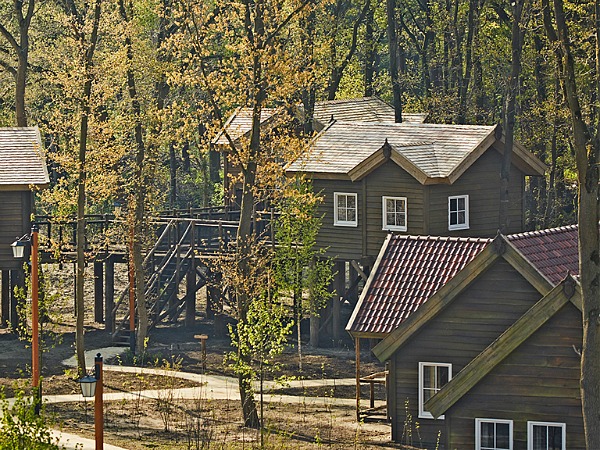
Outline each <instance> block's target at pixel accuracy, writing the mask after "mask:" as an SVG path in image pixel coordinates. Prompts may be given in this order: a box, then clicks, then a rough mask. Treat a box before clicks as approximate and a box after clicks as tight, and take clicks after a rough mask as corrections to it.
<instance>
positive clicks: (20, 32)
mask: <svg viewBox="0 0 600 450" xmlns="http://www.w3.org/2000/svg"><path fill="white" fill-rule="evenodd" d="M35 4H36V3H35V0H28V1H27V2H24V1H15V2H14V3H13V7H14V8H13V10H12V11H11V13H12V14H11V15H13V14H14V16H13V17H12V21H13V24H11V25H12V26H11V25H9V24H3V23H0V35H2V37H3V38H4V40H5V41H6V42H7V43H8V45H9V47H10V48H11V50H12V53H13V57H14V58H15V59H16V64H14V63H13V62H10V61H6V60H3V59H0V67H2V68H4V70H6V71H7V72H8V73H10V74H11V75H12V76H13V78H14V80H15V122H16V124H17V126H18V127H26V126H27V113H26V109H25V89H26V86H27V72H28V70H29V67H28V65H29V27H30V26H31V20H32V18H33V14H34V13H35V10H36V8H35ZM15 25H16V26H15ZM13 27H14V29H15V31H16V33H14V32H12V31H11V28H13ZM6 53H8V52H6Z"/></svg>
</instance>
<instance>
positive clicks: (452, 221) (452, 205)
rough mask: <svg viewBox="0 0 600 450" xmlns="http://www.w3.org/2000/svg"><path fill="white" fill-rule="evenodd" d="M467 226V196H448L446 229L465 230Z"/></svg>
mask: <svg viewBox="0 0 600 450" xmlns="http://www.w3.org/2000/svg"><path fill="white" fill-rule="evenodd" d="M468 228H469V196H468V195H457V196H454V197H448V229H449V230H466V229H468Z"/></svg>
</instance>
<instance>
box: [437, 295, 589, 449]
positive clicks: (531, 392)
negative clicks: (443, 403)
mask: <svg viewBox="0 0 600 450" xmlns="http://www.w3.org/2000/svg"><path fill="white" fill-rule="evenodd" d="M581 327H582V324H581V312H580V311H579V310H578V309H577V308H575V306H573V304H571V303H570V302H569V303H568V304H566V305H565V306H564V307H563V308H562V309H561V311H559V312H558V313H557V314H556V315H555V316H554V317H552V318H551V319H550V320H549V321H548V322H547V323H546V324H545V325H543V326H542V327H541V328H540V329H539V330H538V331H536V332H535V333H534V334H533V335H532V336H531V337H530V338H529V339H528V340H527V341H525V343H523V344H522V345H521V346H520V347H519V348H517V349H516V350H515V351H514V352H513V353H512V354H511V355H510V356H508V357H507V358H506V359H505V360H504V361H503V362H502V363H501V364H500V365H499V366H497V367H496V368H495V369H494V370H493V371H492V372H491V373H490V374H489V375H488V376H486V377H485V378H484V379H483V380H482V381H481V382H479V383H478V384H477V386H475V387H474V388H473V389H472V390H471V391H470V392H469V393H468V394H467V395H466V396H465V397H463V398H462V399H461V400H460V401H459V402H457V403H456V404H455V405H454V406H453V407H452V408H451V409H450V411H449V412H448V414H447V415H446V417H450V421H451V424H452V431H451V437H450V440H451V448H458V449H462V448H474V442H475V441H474V432H475V418H477V417H478V418H492V419H507V420H512V421H513V436H514V447H513V448H514V450H527V421H539V422H559V423H566V425H567V427H566V430H567V448H568V449H569V450H579V449H581V450H583V449H585V442H584V434H583V419H582V415H581V397H580V392H579V374H580V358H579V355H577V354H576V353H575V351H574V349H573V348H574V347H575V348H581V342H582V333H581Z"/></svg>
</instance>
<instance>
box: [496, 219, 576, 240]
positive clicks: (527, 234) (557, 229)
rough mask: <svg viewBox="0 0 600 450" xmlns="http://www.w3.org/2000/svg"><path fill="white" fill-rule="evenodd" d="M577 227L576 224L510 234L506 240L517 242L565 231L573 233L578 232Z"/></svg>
mask: <svg viewBox="0 0 600 450" xmlns="http://www.w3.org/2000/svg"><path fill="white" fill-rule="evenodd" d="M577 227H578V225H577V224H576V223H575V224H572V225H562V226H560V227H553V228H544V229H541V230H532V231H523V232H521V233H514V234H509V235H507V236H506V238H507V239H508V240H509V241H516V240H518V239H524V238H528V237H534V236H547V235H549V234H555V233H560V232H564V231H572V230H576V229H577Z"/></svg>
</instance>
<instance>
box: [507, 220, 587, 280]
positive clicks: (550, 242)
mask: <svg viewBox="0 0 600 450" xmlns="http://www.w3.org/2000/svg"><path fill="white" fill-rule="evenodd" d="M507 239H508V240H509V241H510V243H511V244H512V245H514V246H515V247H516V248H517V250H519V251H520V252H521V253H522V254H523V255H524V256H525V257H526V258H527V259H528V260H529V261H530V262H531V263H532V264H533V265H534V266H535V268H536V269H538V270H539V271H540V272H541V273H542V274H543V275H544V276H545V277H546V278H547V279H548V280H549V281H551V282H552V284H554V285H556V284H558V283H560V282H561V281H562V280H563V278H565V276H566V275H567V273H571V274H572V275H577V274H578V273H579V248H578V242H579V237H578V234H577V225H569V226H565V227H559V228H550V229H547V230H537V231H529V232H526V233H519V234H512V235H510V236H507Z"/></svg>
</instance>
